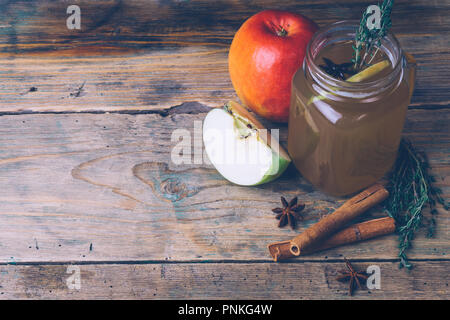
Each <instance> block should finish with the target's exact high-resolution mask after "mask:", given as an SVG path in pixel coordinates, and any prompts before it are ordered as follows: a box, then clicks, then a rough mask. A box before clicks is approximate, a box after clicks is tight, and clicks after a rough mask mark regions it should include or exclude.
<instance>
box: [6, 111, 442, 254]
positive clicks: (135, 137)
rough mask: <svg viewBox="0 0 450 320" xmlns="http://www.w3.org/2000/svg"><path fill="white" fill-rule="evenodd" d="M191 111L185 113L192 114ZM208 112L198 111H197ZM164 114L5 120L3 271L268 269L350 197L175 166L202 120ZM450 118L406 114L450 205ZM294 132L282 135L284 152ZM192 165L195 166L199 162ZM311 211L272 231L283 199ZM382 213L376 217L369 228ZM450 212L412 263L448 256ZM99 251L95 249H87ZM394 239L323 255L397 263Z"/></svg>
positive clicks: (289, 176) (420, 244)
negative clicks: (278, 252)
mask: <svg viewBox="0 0 450 320" xmlns="http://www.w3.org/2000/svg"><path fill="white" fill-rule="evenodd" d="M188 106H189V105H188ZM205 108H206V109H208V107H206V106H200V105H197V110H198V112H203V111H202V110H204V109H205ZM183 110H184V107H179V108H177V109H173V111H172V114H171V115H167V116H161V115H159V114H144V115H127V114H55V115H48V114H41V115H38V114H32V115H14V116H1V117H0V150H1V153H0V155H1V157H0V184H1V185H2V192H1V193H0V202H1V204H2V205H1V207H0V244H1V248H2V250H0V261H3V262H29V261H35V262H38V261H60V262H63V261H120V260H143V261H145V260H154V261H166V260H170V261H191V260H212V261H214V260H252V261H253V260H263V261H266V260H270V257H269V255H268V252H267V248H266V246H267V245H268V244H269V243H271V242H275V241H280V240H286V239H290V238H292V237H293V236H294V235H296V234H297V233H298V232H301V231H302V230H304V229H305V228H306V227H308V226H309V225H311V224H312V223H314V222H316V221H317V220H318V219H319V218H320V217H321V216H323V215H325V214H327V213H329V212H331V211H332V210H333V209H334V208H336V207H337V206H339V205H340V204H341V203H342V201H343V199H336V198H333V197H329V196H326V195H324V194H322V193H321V192H319V191H317V190H315V189H314V188H313V187H312V186H311V185H310V184H309V183H308V182H306V181H305V180H304V179H303V178H301V176H300V175H299V174H298V173H297V171H296V170H295V169H294V168H290V169H288V171H287V172H286V173H285V174H284V175H283V176H282V177H281V178H280V179H278V180H276V181H274V182H272V183H269V184H266V185H262V186H258V187H252V188H249V187H240V186H236V185H232V184H231V183H229V182H227V181H226V180H224V179H223V178H222V177H221V176H220V175H219V174H218V173H217V171H215V170H214V169H213V168H212V167H211V166H210V165H208V164H206V163H203V164H194V163H193V164H188V165H186V164H184V165H175V164H174V163H173V162H172V161H171V152H172V148H173V147H174V146H175V145H176V144H177V143H178V140H177V141H174V142H172V141H171V135H172V133H173V132H174V130H176V129H183V130H187V132H189V133H190V135H191V136H192V140H193V141H196V142H195V143H196V144H197V145H196V147H195V150H193V152H195V151H200V154H201V152H202V151H201V150H202V149H201V147H202V145H201V131H200V132H199V131H197V132H196V133H194V127H195V126H197V127H200V128H201V120H202V119H203V118H204V116H205V113H196V111H195V108H194V107H193V106H192V105H191V106H190V107H188V108H187V110H189V111H186V112H191V113H193V114H186V113H184V111H183ZM449 117H450V116H449V114H448V112H447V111H446V110H436V111H433V112H429V111H426V110H410V111H409V112H408V121H407V126H406V134H407V136H409V137H410V138H411V139H412V140H413V142H414V143H415V144H416V145H417V146H418V147H420V148H422V149H424V150H425V151H426V152H427V153H428V155H429V158H430V162H431V164H432V166H433V173H435V175H436V177H437V181H438V182H437V183H438V185H439V186H440V187H442V188H443V192H444V197H445V198H446V199H449V198H450V184H449V179H450V166H449V163H450V153H449V145H450V132H449V130H448V121H449ZM286 129H287V128H286V127H282V128H280V130H281V132H280V134H281V139H282V143H285V141H286V140H285V139H286V134H287V130H286ZM192 158H193V156H192ZM281 195H283V196H286V197H288V198H289V197H293V196H296V195H298V196H299V197H300V199H301V200H302V201H304V202H305V203H306V206H307V209H305V221H304V223H302V224H300V227H299V229H298V230H297V231H292V230H290V229H289V228H283V229H279V228H277V227H276V224H277V221H276V220H275V218H274V216H273V214H272V212H271V209H272V208H274V207H276V206H279V198H280V196H281ZM381 215H383V214H382V213H381V212H378V213H377V212H373V213H372V215H366V216H365V217H366V218H370V217H376V216H381ZM449 218H450V217H449V214H448V212H445V211H442V212H441V214H440V215H439V216H438V230H437V237H436V238H435V239H425V238H424V237H423V236H420V237H419V238H418V240H417V241H416V242H415V244H416V245H415V248H414V249H413V250H412V252H411V257H414V258H420V259H424V258H446V255H448V249H449V247H448V245H449V243H450V241H449V240H450V238H449V236H450V233H449V227H450V223H449ZM91 244H92V245H93V249H92V250H90V245H91ZM396 247H397V239H396V237H395V236H390V237H386V238H383V239H374V240H371V241H368V242H365V243H361V244H358V245H355V246H349V247H342V248H337V249H334V250H330V251H325V252H322V253H317V254H315V255H312V256H307V257H305V259H316V260H321V259H324V257H325V256H327V257H341V256H342V255H345V256H348V257H349V258H353V257H358V258H365V259H373V258H381V259H394V258H396V254H397V248H396Z"/></svg>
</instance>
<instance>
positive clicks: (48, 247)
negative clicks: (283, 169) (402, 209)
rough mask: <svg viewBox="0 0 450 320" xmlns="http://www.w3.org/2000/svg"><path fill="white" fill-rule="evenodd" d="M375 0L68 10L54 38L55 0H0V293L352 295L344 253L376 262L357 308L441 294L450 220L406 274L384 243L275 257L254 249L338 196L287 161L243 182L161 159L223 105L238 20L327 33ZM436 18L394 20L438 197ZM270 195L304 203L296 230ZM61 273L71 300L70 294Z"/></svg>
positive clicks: (446, 9)
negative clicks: (281, 222)
mask: <svg viewBox="0 0 450 320" xmlns="http://www.w3.org/2000/svg"><path fill="white" fill-rule="evenodd" d="M373 2H374V1H356V0H344V1H331V0H304V1H272V0H267V1H244V0H220V1H207V0H203V1H188V0H184V1H183V0H179V1H174V0H163V1H120V0H110V1H107V0H101V1H71V2H70V4H78V5H79V6H80V8H81V30H68V29H67V27H66V19H67V17H68V15H67V14H66V8H67V6H68V5H69V3H68V2H67V1H50V0H46V1H3V0H2V1H0V187H1V192H0V262H1V263H0V297H1V298H76V299H79V298H81V299H84V298H138V299H141V298H145V299H164V298H168V299H180V298H198V299H211V298H234V299H241V298H249V299H253V298H255V299H288V298H290V299H310V298H312V299H323V298H329V299H348V298H349V296H348V295H347V287H346V285H345V284H341V283H339V282H337V281H336V280H335V277H336V272H337V271H338V270H341V269H343V268H344V263H343V257H347V258H349V259H351V260H355V265H356V266H357V267H358V268H366V267H367V266H368V265H373V264H375V265H379V266H380V267H381V276H382V284H381V285H382V287H381V289H380V290H370V291H369V290H360V291H358V292H357V295H356V298H361V299H373V298H376V299H385V298H386V299H388V298H389V299H391V298H392V299H398V298H407V299H423V298H440V299H448V298H449V271H450V259H449V258H450V257H449V254H450V251H449V248H450V232H449V230H450V223H449V222H450V215H449V212H447V211H444V210H440V213H439V215H438V218H437V233H436V237H435V238H433V239H427V238H425V236H424V235H423V234H420V235H418V236H417V238H416V239H415V241H414V248H413V249H412V250H410V252H409V257H410V258H411V260H412V262H413V263H414V265H415V268H414V269H413V270H411V271H409V272H408V271H406V270H398V260H397V238H396V236H395V235H391V236H385V237H383V238H379V239H374V240H371V241H367V242H364V243H360V244H355V245H349V246H345V247H340V248H337V249H332V250H327V251H324V252H320V253H316V254H313V255H309V256H305V257H301V258H297V259H294V260H291V261H289V262H286V263H274V262H272V260H271V258H270V256H269V254H268V250H267V247H266V246H267V244H269V243H271V242H274V241H281V240H286V239H289V238H291V237H293V236H295V235H296V234H297V233H299V232H301V231H303V230H304V229H305V228H306V227H308V226H310V225H311V224H313V223H315V222H316V221H318V219H319V218H320V217H321V216H323V215H325V214H327V213H329V212H331V211H332V210H333V209H334V208H336V207H338V206H339V205H340V204H341V203H342V202H343V199H340V198H333V197H329V196H327V195H325V194H323V193H321V192H319V191H317V190H315V189H314V188H313V187H312V186H311V185H310V184H309V183H308V182H306V181H305V180H304V179H303V178H302V177H301V176H300V175H299V174H298V173H297V172H296V170H295V169H293V168H290V169H289V170H288V172H287V173H285V174H284V175H283V176H282V177H281V178H280V179H278V180H276V181H275V182H272V183H268V184H265V185H263V186H259V187H240V186H236V185H232V184H230V183H228V182H227V181H225V180H224V179H223V178H222V177H221V176H220V175H219V174H218V173H217V172H216V171H215V170H214V169H213V168H212V167H211V166H210V165H206V164H191V165H183V166H180V165H175V164H173V163H172V162H171V160H170V159H171V158H170V154H171V150H172V148H173V147H174V145H175V144H176V143H177V142H176V141H172V140H171V135H172V132H173V131H174V130H175V129H185V130H188V131H189V132H191V133H192V141H195V142H196V143H195V148H194V151H195V150H197V151H200V152H201V149H199V148H201V136H199V135H198V133H197V134H196V133H194V127H195V125H196V124H197V125H198V123H200V122H197V121H202V119H203V118H204V116H205V113H206V112H207V111H208V110H209V109H210V108H211V107H216V106H219V105H221V104H223V103H224V102H226V101H227V100H229V99H236V96H235V93H234V91H233V88H232V85H231V82H230V79H229V76H228V70H227V54H228V49H229V45H230V43H231V40H232V38H233V35H234V33H235V32H236V31H237V29H238V28H239V26H240V25H241V24H242V22H243V21H244V20H245V19H246V18H248V17H249V16H251V15H253V14H254V13H257V12H259V11H261V10H263V9H268V8H279V9H287V10H292V11H294V12H299V13H302V14H305V15H307V16H308V17H310V18H312V19H314V20H315V21H316V22H317V23H318V24H319V25H321V26H323V25H325V24H328V23H331V22H335V21H337V20H342V19H358V18H359V17H360V14H361V12H362V10H363V9H364V8H365V7H366V6H367V5H369V4H372V3H373ZM449 16H450V1H448V0H439V1H438V0H434V1H430V0H412V1H410V0H397V1H395V6H394V10H393V17H392V20H393V27H392V29H393V31H394V33H395V34H396V35H397V37H398V39H399V41H400V42H401V45H402V47H403V48H404V49H405V50H406V51H408V52H410V53H412V54H413V55H414V56H415V57H416V59H417V61H418V70H417V82H416V89H415V93H414V97H413V99H412V102H411V105H410V108H409V111H408V113H407V122H406V127H405V130H404V134H405V136H407V137H409V138H410V139H411V140H412V141H413V143H414V144H415V145H416V146H417V147H419V148H421V149H423V150H425V151H426V152H427V153H428V155H429V158H430V162H431V165H432V171H433V173H434V174H435V175H436V177H437V185H438V186H440V187H441V188H442V190H443V194H444V197H445V199H446V200H447V201H448V200H449V198H450V129H449V120H450V115H449V112H448V111H449V108H450V93H449V91H450V90H449V87H450V64H449V60H450V36H449V35H450V20H449V19H448V17H449ZM266 124H267V125H268V126H269V127H270V126H271V124H270V123H267V122H266ZM286 134H287V127H286V126H282V127H281V138H282V143H285V141H286ZM281 195H283V196H286V197H288V198H290V197H293V196H299V197H300V199H301V200H302V201H304V202H306V205H307V207H308V210H306V214H305V215H306V218H305V221H304V222H303V223H301V224H300V226H299V228H298V230H296V231H293V230H291V229H289V228H283V229H279V228H277V226H276V224H277V221H276V220H275V219H274V216H273V213H272V212H271V209H272V208H273V207H275V206H278V205H279V198H280V196H281ZM382 215H383V213H382V212H381V211H377V210H374V211H373V212H371V213H369V214H368V215H366V217H365V218H366V219H367V218H373V217H375V216H382ZM72 265H75V266H77V267H78V268H79V270H80V275H81V288H80V289H79V290H78V289H76V288H68V286H67V284H66V280H67V278H68V277H69V276H70V274H69V273H70V272H72V271H71V270H70V269H69V270H68V267H69V266H72ZM68 272H69V273H68Z"/></svg>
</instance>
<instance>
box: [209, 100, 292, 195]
mask: <svg viewBox="0 0 450 320" xmlns="http://www.w3.org/2000/svg"><path fill="white" fill-rule="evenodd" d="M273 132H274V131H272V133H273ZM277 138H278V137H277V136H276V135H271V134H269V132H268V130H267V129H265V128H264V127H263V126H262V124H261V123H260V122H259V121H258V120H256V119H255V118H254V117H253V116H252V115H251V114H250V113H249V112H248V111H247V110H245V108H243V107H242V106H240V105H239V104H237V103H236V102H233V101H230V102H228V103H227V104H226V105H225V106H224V107H223V108H217V109H213V110H211V111H210V112H209V113H208V114H207V115H206V117H205V120H204V121H203V143H204V145H205V150H206V153H207V155H208V158H209V160H210V161H211V163H212V164H213V165H214V167H215V168H216V169H217V171H219V173H220V174H221V175H222V176H223V177H224V178H225V179H227V180H229V181H231V182H233V183H235V184H238V185H244V186H251V185H258V184H262V183H265V182H269V181H272V180H274V179H275V178H277V177H278V176H280V175H281V174H282V173H283V171H284V170H285V169H286V168H287V167H288V165H289V163H290V162H291V159H290V157H289V155H288V154H287V152H286V151H285V150H284V149H283V148H282V147H281V146H280V145H279V143H278V139H277Z"/></svg>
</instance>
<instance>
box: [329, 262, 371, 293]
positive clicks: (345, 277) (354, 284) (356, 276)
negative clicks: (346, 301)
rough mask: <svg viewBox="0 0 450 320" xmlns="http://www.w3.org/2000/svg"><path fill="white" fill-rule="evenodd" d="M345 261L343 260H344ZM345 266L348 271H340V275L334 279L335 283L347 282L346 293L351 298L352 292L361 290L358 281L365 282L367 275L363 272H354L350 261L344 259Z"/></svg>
mask: <svg viewBox="0 0 450 320" xmlns="http://www.w3.org/2000/svg"><path fill="white" fill-rule="evenodd" d="M344 259H345V258H344ZM345 264H346V265H347V268H348V271H347V270H344V271H341V275H340V276H339V277H337V278H336V280H337V281H340V282H348V281H349V285H348V292H349V294H350V295H351V296H353V292H354V290H355V289H356V288H361V287H362V286H361V282H360V280H361V281H362V280H367V278H368V275H367V274H366V273H365V272H358V271H355V269H354V268H353V266H352V264H351V263H350V261H348V260H347V259H345Z"/></svg>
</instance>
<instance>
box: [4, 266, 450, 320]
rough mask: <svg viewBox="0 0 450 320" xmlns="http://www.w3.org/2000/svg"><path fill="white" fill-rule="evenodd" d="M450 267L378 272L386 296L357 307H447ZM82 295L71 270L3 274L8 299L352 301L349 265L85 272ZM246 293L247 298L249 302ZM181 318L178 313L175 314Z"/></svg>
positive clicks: (7, 270) (375, 293) (18, 269)
mask: <svg viewBox="0 0 450 320" xmlns="http://www.w3.org/2000/svg"><path fill="white" fill-rule="evenodd" d="M449 264H450V262H449V261H446V262H437V261H430V262H416V267H415V268H414V269H413V270H411V271H410V272H406V271H404V270H398V267H397V264H396V263H392V262H379V261H365V262H357V263H354V266H355V268H358V270H361V271H362V270H366V269H367V267H368V266H370V265H377V266H379V267H380V272H381V288H380V289H370V290H368V289H367V288H366V287H364V288H363V289H361V290H358V291H356V292H355V295H354V297H353V298H354V299H408V300H419V299H447V298H448V295H449V293H450V291H449V278H448V272H447V271H448V268H449ZM78 267H79V268H80V269H79V270H80V280H81V282H80V284H81V288H80V290H76V289H69V288H68V286H67V282H66V281H67V279H68V278H69V276H70V274H71V273H73V271H72V272H70V273H67V268H68V265H59V264H56V265H26V266H23V265H7V266H0V274H1V276H0V277H1V278H0V279H1V281H2V287H1V288H0V299H11V298H14V299H171V300H173V299H293V300H302V299H318V298H320V299H349V298H350V297H349V295H348V285H347V284H345V283H340V282H338V281H336V280H335V278H336V277H337V275H338V272H339V271H340V270H345V264H344V262H322V263H315V262H305V263H282V264H277V263H200V264H199V263H186V264H184V263H183V264H171V263H169V264H164V263H163V264H106V265H95V264H94V265H78ZM244 293H245V294H244ZM168 311H170V312H177V311H178V308H174V307H173V308H172V307H171V309H170V310H168Z"/></svg>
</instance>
